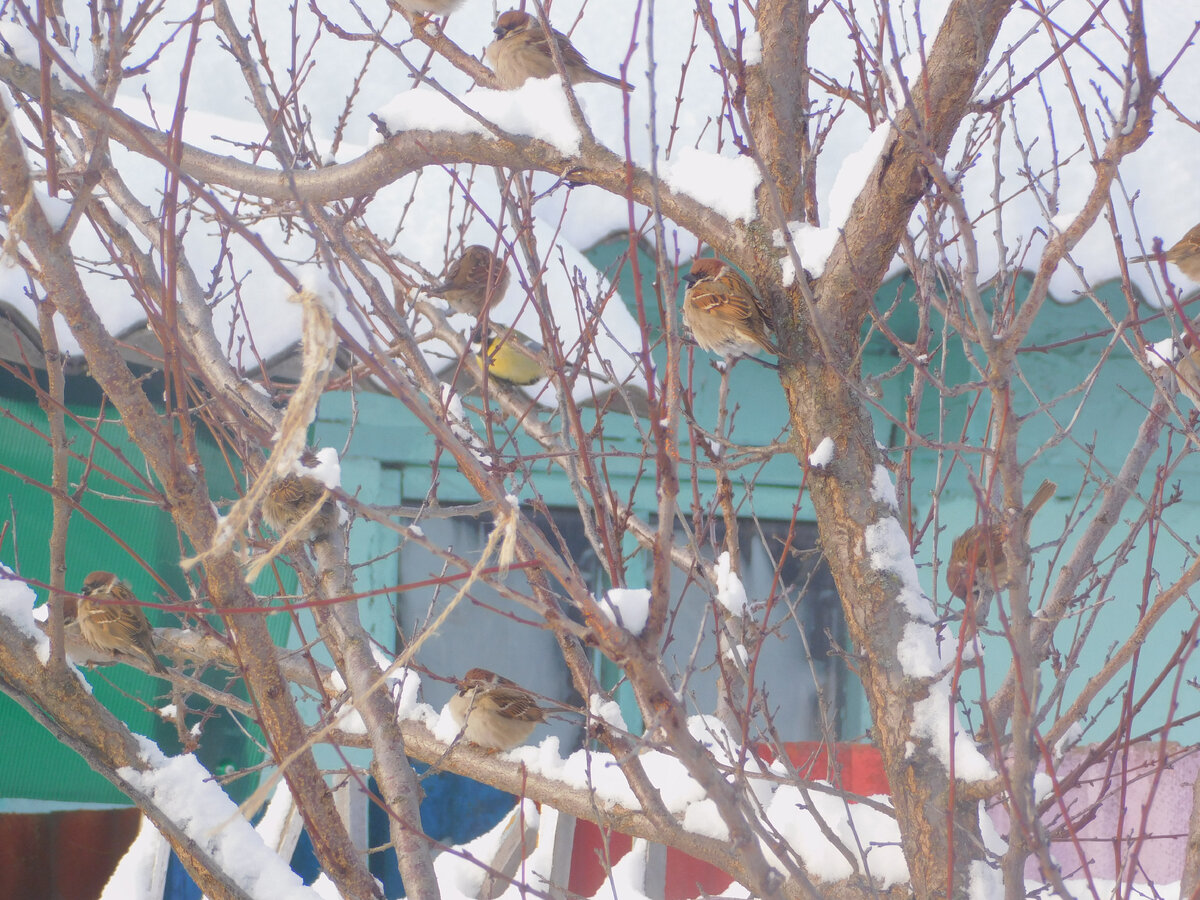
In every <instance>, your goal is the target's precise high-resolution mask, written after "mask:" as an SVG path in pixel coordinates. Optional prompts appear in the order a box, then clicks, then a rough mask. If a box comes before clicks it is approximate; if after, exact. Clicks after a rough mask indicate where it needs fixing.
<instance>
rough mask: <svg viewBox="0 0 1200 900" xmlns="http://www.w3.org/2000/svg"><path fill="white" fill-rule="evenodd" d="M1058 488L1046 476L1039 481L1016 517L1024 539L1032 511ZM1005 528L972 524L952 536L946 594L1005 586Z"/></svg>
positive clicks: (961, 594) (998, 524)
mask: <svg viewBox="0 0 1200 900" xmlns="http://www.w3.org/2000/svg"><path fill="white" fill-rule="evenodd" d="M1057 489H1058V485H1056V484H1055V483H1054V482H1053V481H1050V480H1049V479H1047V480H1045V481H1043V482H1042V484H1041V486H1040V487H1039V488H1038V489H1037V492H1036V493H1035V494H1034V495H1033V499H1032V500H1030V501H1029V504H1028V505H1027V506H1026V507H1025V509H1023V510H1022V511H1021V515H1020V518H1019V520H1018V522H1019V524H1018V527H1020V528H1021V529H1022V530H1023V531H1022V533H1023V535H1024V539H1025V540H1026V541H1028V540H1029V526H1030V524H1031V523H1032V522H1033V517H1034V514H1035V513H1037V511H1038V510H1039V509H1041V508H1042V506H1043V505H1044V504H1045V503H1046V501H1047V500H1049V499H1050V498H1051V497H1053V496H1054V492H1055V490H1057ZM1004 538H1005V529H1004V524H1003V523H1001V522H990V523H988V524H982V523H981V524H979V525H972V526H971V527H970V528H968V529H967V530H966V531H964V532H963V533H962V534H960V535H959V536H958V537H956V538H955V539H954V545H953V546H952V547H951V549H950V563H949V564H948V565H947V566H946V586H947V587H949V588H950V593H952V594H953V595H954V596H955V597H958V598H959V599H961V600H965V599H966V598H967V595H968V594H969V593H972V592H974V593H980V591H981V590H982V589H983V588H985V587H987V588H992V589H996V590H1002V589H1003V588H1006V587H1008V584H1009V574H1010V573H1009V571H1008V560H1007V559H1006V558H1005V556H1004Z"/></svg>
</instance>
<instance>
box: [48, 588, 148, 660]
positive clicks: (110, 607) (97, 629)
mask: <svg viewBox="0 0 1200 900" xmlns="http://www.w3.org/2000/svg"><path fill="white" fill-rule="evenodd" d="M79 594H80V596H79V599H78V600H77V601H76V602H75V608H74V609H71V604H70V603H68V604H67V607H66V610H65V616H64V618H65V619H66V621H67V622H68V624H69V623H70V622H72V621H77V622H78V623H79V633H80V634H81V635H82V636H83V639H84V640H85V641H87V643H88V644H89V645H90V646H92V647H94V648H95V649H97V650H101V651H103V652H106V653H113V654H124V655H126V656H133V655H134V654H139V655H141V656H144V657H145V658H146V661H147V662H149V663H150V665H151V666H153V667H154V671H156V672H158V673H159V674H161V675H166V674H167V667H166V666H164V665H163V664H162V663H161V662H159V659H158V656H157V655H156V654H155V651H154V629H152V628H151V627H150V622H149V620H147V619H146V614H145V612H143V611H142V608H141V606H139V605H138V600H137V597H135V596H134V593H133V591H132V590H130V588H129V586H128V585H127V584H125V582H123V581H121V579H119V578H118V577H117V576H116V575H114V574H113V573H112V572H99V571H97V572H92V573H91V574H90V575H88V577H87V578H85V579H83V588H82V589H81V590H80V592H79Z"/></svg>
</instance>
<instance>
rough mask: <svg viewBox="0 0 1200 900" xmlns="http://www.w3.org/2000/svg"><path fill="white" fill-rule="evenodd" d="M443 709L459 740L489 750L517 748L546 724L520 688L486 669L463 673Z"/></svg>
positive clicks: (536, 706) (531, 701)
mask: <svg viewBox="0 0 1200 900" xmlns="http://www.w3.org/2000/svg"><path fill="white" fill-rule="evenodd" d="M446 709H447V711H448V712H449V713H450V718H452V719H453V720H454V723H455V724H456V725H458V727H459V728H460V729H462V734H463V737H465V738H466V739H467V740H468V741H470V742H471V743H472V744H478V745H479V746H480V747H486V748H487V749H489V750H511V749H513V748H514V747H519V746H520V745H521V744H523V743H525V741H526V740H527V739H528V738H529V735H531V734H533V729H534V728H535V727H537V724H538V723H539V722H544V721H546V720H545V718H544V717H543V715H542V709H541V707H539V706H538V705H537V704H536V703H534V702H533V698H532V697H531V696H530V695H529V694H528V693H526V692H525V690H524V689H522V688H521V687H520V686H518V685H517V683H516V682H514V681H509V680H508V679H507V678H505V677H503V676H502V675H497V674H496V673H495V672H489V671H488V670H487V669H471V670H470V671H469V672H467V674H466V675H464V676H463V677H462V680H461V681H459V682H458V693H456V694H455V695H454V696H453V697H451V698H450V701H449V702H448V703H447V704H446Z"/></svg>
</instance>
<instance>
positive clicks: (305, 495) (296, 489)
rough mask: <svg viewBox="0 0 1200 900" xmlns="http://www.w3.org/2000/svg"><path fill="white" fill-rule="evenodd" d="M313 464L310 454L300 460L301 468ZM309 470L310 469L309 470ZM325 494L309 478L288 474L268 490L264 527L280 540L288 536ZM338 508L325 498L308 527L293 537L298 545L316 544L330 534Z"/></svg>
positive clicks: (265, 502)
mask: <svg viewBox="0 0 1200 900" xmlns="http://www.w3.org/2000/svg"><path fill="white" fill-rule="evenodd" d="M313 461H315V457H313V456H312V454H311V453H307V452H306V453H305V454H304V455H303V456H301V464H304V465H307V463H308V462H313ZM308 467H309V468H311V466H308ZM324 494H325V485H324V484H322V483H321V482H320V481H318V480H317V479H316V478H313V477H312V476H311V475H297V474H296V473H295V472H288V473H287V474H286V475H284V476H283V477H282V478H278V479H276V480H275V483H274V484H272V485H271V487H270V488H268V489H267V495H266V497H264V498H263V503H262V514H263V518H264V519H266V520H267V524H268V525H270V526H271V528H272V529H274V531H275V533H276V534H278V535H279V536H280V537H282V536H283V535H285V534H287V533H288V532H289V531H291V530H292V528H293V527H294V526H295V525H296V524H297V523H298V522H299V521H300V520H301V519H303V518H304V517H305V516H306V515H307V514H308V511H309V510H310V509H312V508H313V506H315V505H316V503H317V502H318V501H320V500H321V497H322V496H323V495H324ZM338 521H339V517H338V506H337V502H336V501H335V500H334V499H333V497H332V496H326V497H325V501H324V502H323V503H321V508H320V509H319V510H317V512H315V513H313V515H312V518H310V519H309V520H308V524H307V526H306V527H305V528H304V530H303V531H301V532H300V533H298V534H295V535H293V536H292V537H293V538H294V539H296V540H301V541H315V540H319V539H320V538H323V537H328V536H329V534H330V533H331V532H332V531H333V530H334V529H335V528H337V526H338Z"/></svg>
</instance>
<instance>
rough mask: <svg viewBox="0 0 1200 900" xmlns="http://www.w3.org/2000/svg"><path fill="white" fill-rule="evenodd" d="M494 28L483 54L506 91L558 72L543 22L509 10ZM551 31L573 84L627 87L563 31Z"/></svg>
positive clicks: (527, 14)
mask: <svg viewBox="0 0 1200 900" xmlns="http://www.w3.org/2000/svg"><path fill="white" fill-rule="evenodd" d="M492 31H493V33H494V34H495V35H496V39H495V40H494V41H492V42H491V43H490V44H488V46H487V50H486V51H485V53H484V56H485V58H486V59H487V61H488V62H489V63H491V66H492V70H493V71H494V72H495V73H496V79H497V80H498V81H499V82H500V87H502V88H503V89H504V90H506V91H511V90H515V89H516V88H519V87H520V86H521V85H523V84H524V83H525V82H526V81H527V80H529V79H530V78H549V77H550V76H551V75H557V74H558V69H557V68H556V67H555V65H554V55H553V53H552V51H551V50H550V44H549V42H548V41H547V40H546V33H545V31H543V30H542V26H541V23H540V22H538V20H537V19H536V18H534V17H533V16H531V15H529V13H527V12H521V11H520V10H516V9H510V10H509V11H508V12H506V13H503V14H502V15H501V16H500V18H499V19H497V20H496V27H495V28H494V29H492ZM550 33H551V34H552V35H553V36H554V40H555V42H556V43H557V44H558V52H559V55H561V56H562V61H563V68H564V70H565V71H566V75H567V80H568V81H570V82H571V84H580V83H582V82H585V81H598V82H600V83H601V84H611V85H612V86H613V87H617V88H624V87H625V85H623V84H622V82H621V79H619V78H613V77H612V76H611V75H605V74H604V73H603V72H597V71H596V70H595V69H593V68H591V67H590V66H589V65H588V64H587V60H586V59H584V58H583V54H582V53H580V52H579V51H578V50H576V49H575V47H574V46H572V44H571V41H570V40H569V39H568V38H567V36H566V35H565V34H563V33H562V32H561V31H557V30H555V29H553V28H551V29H550ZM629 90H633V87H632V86H629Z"/></svg>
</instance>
